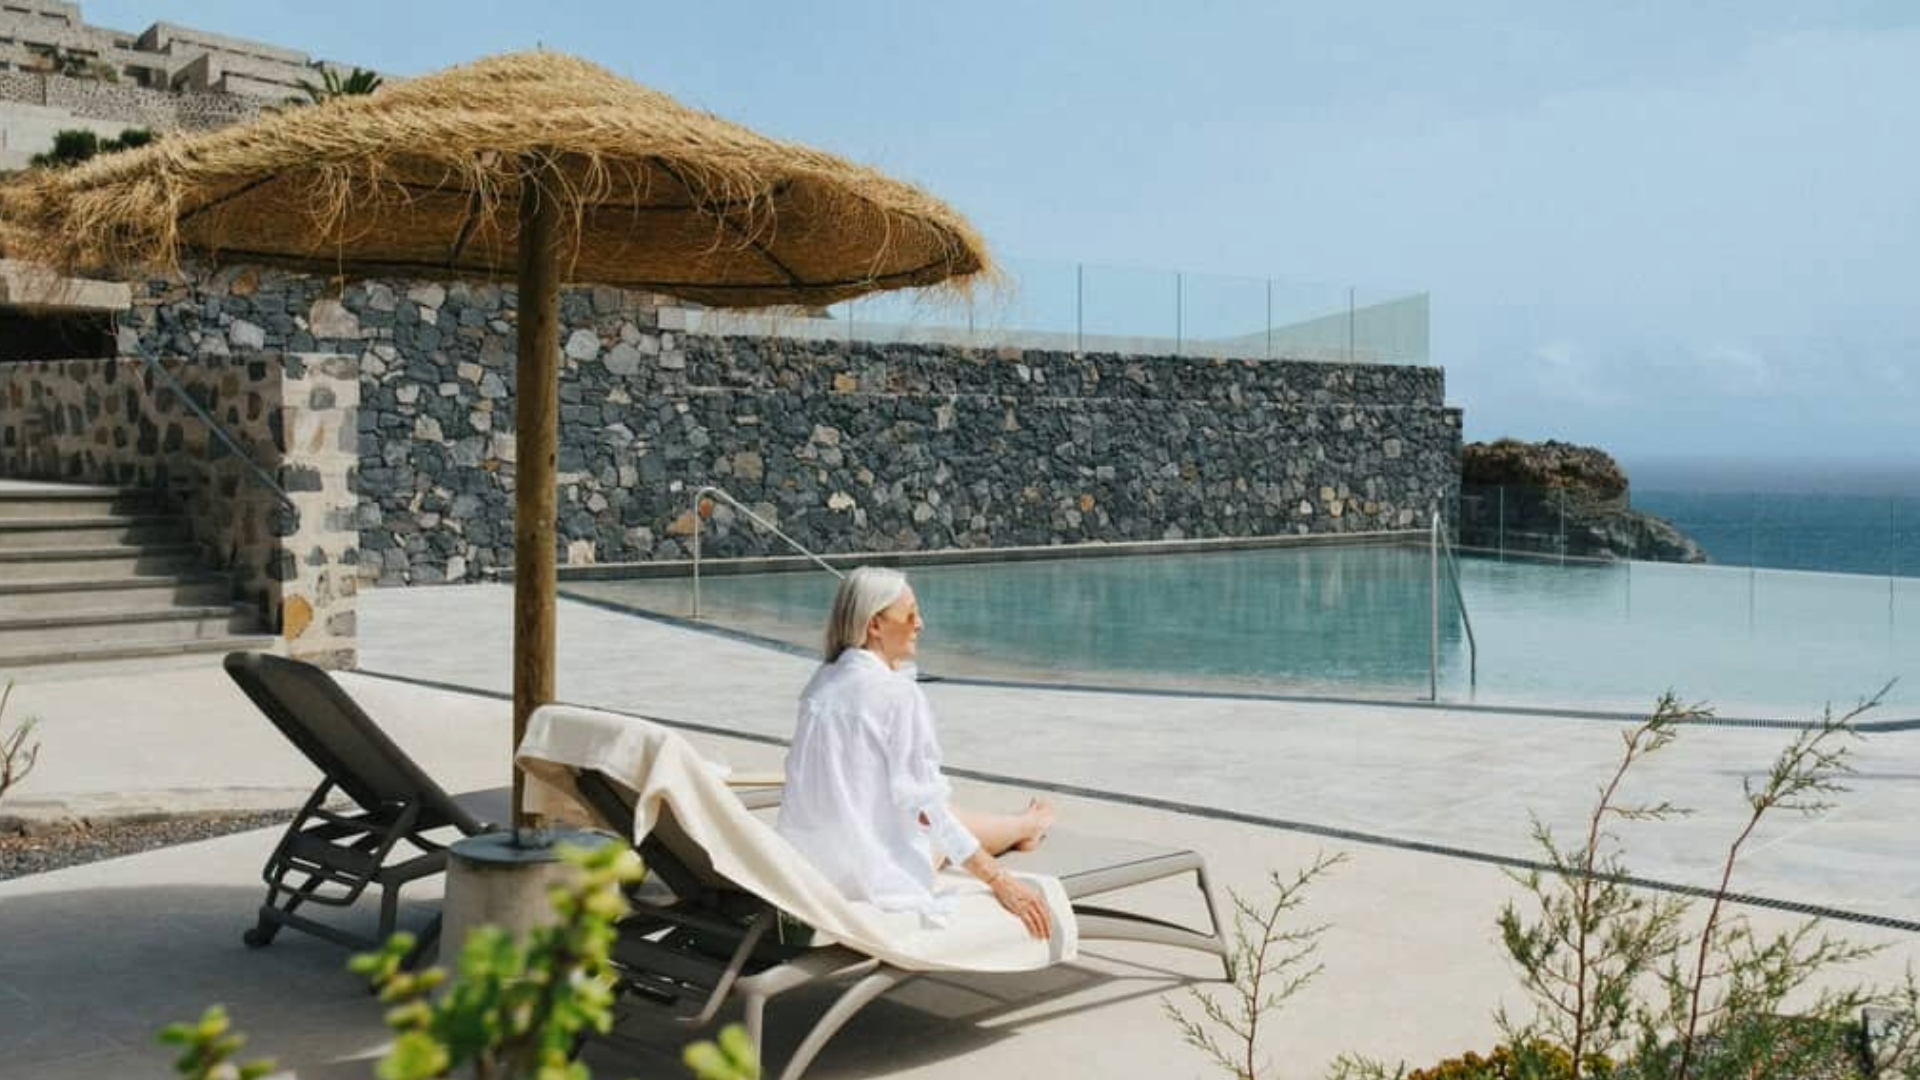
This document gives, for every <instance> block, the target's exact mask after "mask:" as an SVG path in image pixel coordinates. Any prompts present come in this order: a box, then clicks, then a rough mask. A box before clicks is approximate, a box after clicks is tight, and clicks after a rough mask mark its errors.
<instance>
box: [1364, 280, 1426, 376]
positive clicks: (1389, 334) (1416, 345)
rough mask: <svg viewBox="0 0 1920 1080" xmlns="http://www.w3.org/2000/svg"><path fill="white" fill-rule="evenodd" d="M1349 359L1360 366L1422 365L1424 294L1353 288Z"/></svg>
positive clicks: (1424, 341)
mask: <svg viewBox="0 0 1920 1080" xmlns="http://www.w3.org/2000/svg"><path fill="white" fill-rule="evenodd" d="M1352 302H1353V349H1352V358H1353V361H1354V362H1356V363H1363V364H1425V363H1427V359H1428V326H1429V313H1428V310H1427V307H1428V305H1427V294H1426V293H1423V292H1420V293H1414V292H1406V291H1404V290H1388V289H1370V288H1366V287H1356V288H1355V289H1354V290H1353V292H1352Z"/></svg>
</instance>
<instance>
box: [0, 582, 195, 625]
mask: <svg viewBox="0 0 1920 1080" xmlns="http://www.w3.org/2000/svg"><path fill="white" fill-rule="evenodd" d="M232 600H233V579H232V578H230V577H228V576H227V575H225V574H212V573H206V574H201V573H190V574H175V575H160V576H155V577H132V578H121V579H119V580H117V581H76V580H69V581H21V582H15V581H10V580H7V579H5V578H0V619H24V618H31V617H33V616H53V615H80V614H92V613H95V612H102V611H160V610H164V609H167V608H172V607H178V606H180V605H183V604H184V605H188V606H206V605H214V604H225V603H230V602H231V601H232Z"/></svg>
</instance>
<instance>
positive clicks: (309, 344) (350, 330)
mask: <svg viewBox="0 0 1920 1080" xmlns="http://www.w3.org/2000/svg"><path fill="white" fill-rule="evenodd" d="M562 318H563V324H564V325H563V331H562V335H563V337H562V342H561V346H562V368H563V370H562V374H561V386H560V400H561V411H562V417H561V432H562V444H561V447H560V457H559V463H558V464H559V470H560V478H559V479H560V519H561V520H560V540H559V543H560V545H561V549H562V550H561V558H562V562H563V564H571V565H580V564H585V563H605V562H622V561H646V560H661V559H676V558H682V557H684V556H685V555H686V554H687V550H688V543H689V539H690V536H691V532H692V529H693V527H694V524H695V521H696V516H695V511H694V509H693V506H692V501H691V499H692V493H693V491H694V490H695V489H696V488H698V487H700V486H701V485H705V484H715V485H718V486H720V487H722V488H723V489H724V490H726V491H727V492H728V493H729V494H731V495H733V496H734V497H735V498H737V499H739V500H740V501H741V502H742V503H745V504H747V505H749V506H751V507H752V508H753V509H754V512H755V513H758V514H760V515H761V516H762V517H765V518H767V519H769V520H771V521H773V522H775V523H777V524H778V525H779V526H780V528H782V529H783V530H785V531H787V532H789V533H790V534H792V535H793V536H794V537H795V538H796V539H798V540H799V541H800V542H801V543H803V544H805V545H806V546H807V547H809V548H811V549H814V550H816V551H822V552H849V551H915V550H926V549H935V548H946V547H967V548H972V547H1004V546H1012V545H1049V544H1065V543H1079V542H1087V541H1119V540H1163V539H1183V538H1200V537H1227V536H1258V535H1272V534H1303V535H1304V534H1326V533H1357V532H1366V531H1382V530H1403V529H1410V528H1417V527H1421V526H1422V525H1424V522H1425V520H1426V514H1427V511H1428V509H1429V507H1431V506H1433V505H1435V504H1436V503H1437V504H1440V505H1450V504H1451V502H1452V500H1454V499H1455V498H1456V497H1457V492H1458V484H1459V481H1458V460H1459V452H1460V416H1459V412H1458V410H1455V409H1449V408H1447V407H1445V405H1444V403H1443V390H1444V384H1443V375H1442V372H1441V371H1440V370H1439V369H1437V368H1413V367H1386V366H1371V365H1343V364H1329V363H1306V362H1292V361H1272V362H1256V361H1221V360H1211V359H1191V358H1188V359H1182V358H1173V357H1122V356H1111V355H1090V356H1075V355H1071V354H1065V353H1058V352H1038V351H1022V350H978V351H976V350H968V349H962V348H956V347H948V346H920V345H868V344H862V343H852V344H847V343H824V342H805V341H794V340H785V339H777V338H766V337H753V338H746V337H724V338H723V337H706V336H700V335H693V334H688V333H685V332H684V331H683V329H682V328H683V326H684V322H685V313H684V312H683V311H682V310H680V309H678V308H675V307H670V306H662V305H661V304H659V303H657V302H656V301H655V298H653V297H649V296H645V295H642V294H634V293H628V292H623V291H620V290H615V289H606V288H594V289H579V290H572V291H569V292H567V293H566V294H564V296H563V299H562ZM125 322H126V325H127V326H129V327H130V328H132V331H133V333H134V334H135V336H136V337H137V339H138V340H139V342H140V343H141V344H142V345H143V346H144V347H146V348H148V349H153V350H157V352H158V354H159V355H162V356H167V357H184V358H188V359H190V360H193V361H195V362H197V363H212V364H217V365H221V366H230V365H238V364H242V363H245V362H252V361H259V360H268V361H271V362H274V363H279V362H282V361H281V359H280V358H282V357H300V356H305V355H318V356H344V357H352V358H357V364H358V374H359V385H358V397H359V401H358V411H357V425H358V428H357V430H358V445H357V459H358V460H357V467H356V469H355V470H354V471H352V472H351V473H350V474H349V475H348V476H347V477H346V478H345V482H346V483H348V484H350V485H351V486H352V489H353V490H354V491H356V492H357V494H358V499H357V504H354V509H353V511H352V512H353V525H354V527H355V529H356V530H357V533H358V537H357V539H358V544H357V552H356V553H355V554H354V558H356V559H357V567H358V570H357V572H358V575H359V577H360V578H361V580H362V581H364V582H377V583H379V584H383V585H384V584H423V583H435V582H444V581H464V580H472V579H475V578H478V577H483V576H485V575H487V574H488V573H489V572H490V571H494V570H496V569H503V568H509V567H511V565H512V561H513V557H512V538H513V530H512V502H513V478H514V462H515V445H514V438H513V434H512V432H513V399H512V387H513V354H514V291H513V289H512V288H511V287H503V286H497V285H469V284H449V285H441V284H428V283H420V282H401V281H375V282H366V283H356V284H351V285H348V286H346V287H345V288H344V289H339V288H329V287H328V286H327V285H326V284H325V283H323V282H320V281H316V280H313V279H308V278H301V277H296V276H290V275H284V274H279V273H269V272H264V271H254V270H239V271H233V270H228V271H222V272H220V273H217V274H214V275H211V276H210V277H208V278H206V279H205V280H203V281H201V282H200V283H199V284H198V286H197V287H196V288H192V289H184V288H183V287H182V286H181V284H180V283H179V282H177V281H175V282H154V283H153V284H152V285H151V287H150V288H148V289H147V290H146V295H144V296H137V297H136V300H135V311H134V313H133V315H132V317H131V318H129V319H128V320H126V321H125ZM124 351H129V352H130V351H131V343H129V345H128V347H127V348H126V349H125V350H124ZM323 441H324V440H323ZM287 452H288V455H289V458H288V461H287V465H289V466H292V467H296V468H298V467H299V466H300V462H299V461H298V456H299V454H300V453H301V452H302V451H301V446H300V445H299V440H288V450H287ZM68 472H69V473H71V472H72V470H71V469H69V470H68ZM700 520H702V522H703V527H704V529H705V535H704V536H703V540H702V542H703V547H704V551H705V552H706V553H709V554H712V555H715V556H738V555H762V554H787V553H788V552H786V551H785V550H784V546H783V545H781V544H780V542H779V541H778V540H777V539H775V538H773V537H771V536H769V535H767V534H766V533H765V532H764V531H762V530H760V529H758V528H757V527H754V526H753V525H751V524H750V523H748V522H746V521H745V520H743V519H741V518H740V517H738V516H737V515H736V514H734V513H733V512H732V511H731V510H730V509H729V508H727V507H726V506H725V505H724V504H719V505H713V504H709V505H707V506H705V507H703V508H702V511H701V513H700ZM301 554H302V557H304V553H301ZM342 554H343V553H340V552H335V553H332V554H331V555H330V556H329V557H330V558H333V559H335V560H336V561H337V559H338V558H339V557H340V556H341V555H342Z"/></svg>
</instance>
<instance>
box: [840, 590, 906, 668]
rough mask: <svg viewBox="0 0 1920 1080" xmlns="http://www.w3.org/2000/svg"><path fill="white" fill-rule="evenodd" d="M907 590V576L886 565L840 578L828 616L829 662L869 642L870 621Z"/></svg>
mask: <svg viewBox="0 0 1920 1080" xmlns="http://www.w3.org/2000/svg"><path fill="white" fill-rule="evenodd" d="M906 591H907V575H905V574H903V573H901V572H900V571H898V570H892V569H888V568H887V567H884V566H862V567H857V568H856V569H855V570H854V571H853V573H851V574H848V575H847V576H846V577H844V578H841V579H840V591H839V592H837V593H835V594H834V596H833V614H832V615H829V616H828V617H827V663H829V664H831V663H833V662H834V661H835V660H838V659H840V654H841V653H843V652H846V651H847V650H848V649H857V648H860V647H861V646H862V645H865V644H866V643H867V624H868V623H870V622H872V621H873V617H874V616H875V615H878V614H880V613H881V612H882V611H885V610H886V609H887V608H888V607H889V606H891V605H892V604H893V602H894V601H895V600H898V599H900V594H901V593H903V592H906Z"/></svg>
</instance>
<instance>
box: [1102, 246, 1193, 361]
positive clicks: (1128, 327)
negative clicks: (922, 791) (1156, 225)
mask: <svg viewBox="0 0 1920 1080" xmlns="http://www.w3.org/2000/svg"><path fill="white" fill-rule="evenodd" d="M1181 277H1182V275H1180V274H1178V273H1175V272H1174V271H1171V270H1149V269H1142V268H1140V267H1132V266H1097V265H1094V264H1091V263H1089V264H1086V265H1084V266H1083V267H1082V268H1081V278H1082V284H1081V289H1080V312H1081V327H1082V329H1081V351H1083V352H1089V353H1119V354H1122V355H1129V356H1181V355H1184V353H1183V352H1182V350H1183V349H1184V348H1185V340H1184V335H1183V333H1182V327H1181V325H1180V293H1181V286H1182V282H1181Z"/></svg>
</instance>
